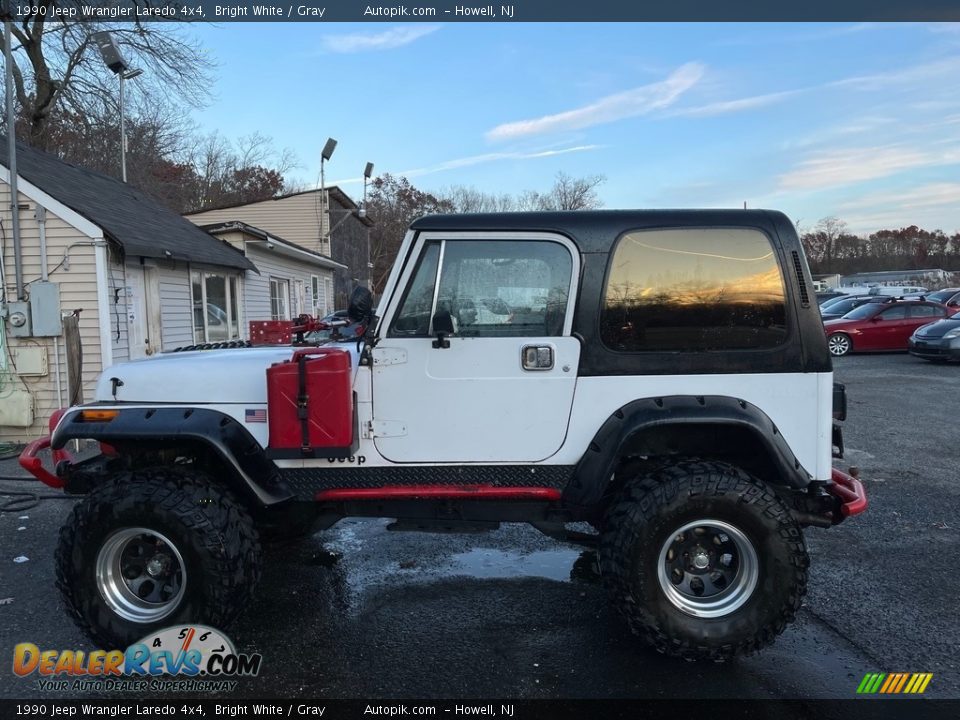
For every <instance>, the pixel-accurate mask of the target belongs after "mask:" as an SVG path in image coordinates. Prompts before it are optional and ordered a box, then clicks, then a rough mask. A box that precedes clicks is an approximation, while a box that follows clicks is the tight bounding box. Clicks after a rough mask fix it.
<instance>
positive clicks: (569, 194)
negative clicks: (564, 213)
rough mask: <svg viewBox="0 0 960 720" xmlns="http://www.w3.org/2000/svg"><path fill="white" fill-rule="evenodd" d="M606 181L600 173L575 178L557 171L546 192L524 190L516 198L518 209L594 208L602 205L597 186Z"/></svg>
mask: <svg viewBox="0 0 960 720" xmlns="http://www.w3.org/2000/svg"><path fill="white" fill-rule="evenodd" d="M605 181H606V178H604V177H603V176H602V175H591V176H588V177H582V178H575V177H571V176H570V175H567V174H566V173H564V172H559V173H557V177H556V179H555V180H554V182H553V187H551V188H550V190H548V191H547V192H545V193H543V192H539V191H537V190H525V191H524V192H523V193H521V194H520V197H519V198H518V199H517V209H518V210H595V209H597V208H600V207H603V201H602V200H600V197H599V196H598V195H597V188H598V187H599V186H600V185H602V184H603V183H604V182H605Z"/></svg>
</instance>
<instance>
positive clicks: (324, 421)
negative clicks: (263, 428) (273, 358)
mask: <svg viewBox="0 0 960 720" xmlns="http://www.w3.org/2000/svg"><path fill="white" fill-rule="evenodd" d="M351 378H352V367H351V362H350V353H349V352H347V351H346V350H341V349H338V348H325V347H319V348H304V349H301V350H296V351H294V353H293V355H292V356H291V358H290V359H289V360H285V361H284V362H281V363H274V364H273V365H271V366H270V367H269V368H267V419H268V421H269V426H270V431H269V433H270V444H269V446H268V448H267V454H268V455H269V456H270V457H273V458H303V457H332V458H333V457H336V458H339V457H348V456H350V455H353V454H354V453H355V452H356V450H357V447H358V446H359V432H358V428H357V415H356V402H355V400H354V394H353V387H352V382H351Z"/></svg>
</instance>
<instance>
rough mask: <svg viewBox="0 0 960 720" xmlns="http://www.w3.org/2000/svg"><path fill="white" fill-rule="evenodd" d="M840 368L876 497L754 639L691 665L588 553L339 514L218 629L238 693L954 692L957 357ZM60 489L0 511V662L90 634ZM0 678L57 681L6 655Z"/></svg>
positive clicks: (816, 544) (504, 532) (515, 530)
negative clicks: (68, 554) (70, 596)
mask: <svg viewBox="0 0 960 720" xmlns="http://www.w3.org/2000/svg"><path fill="white" fill-rule="evenodd" d="M835 371H836V379H837V380H838V381H840V382H844V383H846V385H847V393H848V397H849V418H850V419H849V420H848V421H847V422H846V423H845V425H844V435H845V440H846V443H847V455H848V456H847V459H846V460H844V461H842V462H843V466H844V467H845V466H846V465H856V466H858V467H859V468H860V469H861V475H862V477H863V479H864V481H865V485H866V487H867V491H868V493H869V496H870V502H871V507H870V510H869V511H868V512H867V513H866V514H864V515H861V516H859V517H857V518H854V519H853V520H851V521H849V522H848V523H845V524H844V525H842V526H841V527H840V528H838V529H835V530H833V531H830V532H826V531H822V530H818V529H815V528H810V529H808V530H807V531H806V537H807V540H808V544H809V548H810V554H811V562H812V567H811V574H810V586H809V594H808V596H807V600H806V603H805V605H804V607H803V609H802V610H801V612H800V614H799V617H798V621H797V622H796V623H795V624H794V625H792V626H791V627H790V628H788V629H787V631H786V633H785V634H784V635H783V636H782V637H781V638H780V639H779V640H778V642H777V643H776V644H775V645H774V646H773V647H772V648H770V649H769V650H767V651H766V652H764V653H762V654H761V655H759V656H756V657H752V658H748V659H745V660H742V661H739V662H736V663H733V664H730V665H725V666H720V665H705V664H696V665H692V664H687V663H682V662H677V661H670V660H666V659H663V658H662V657H660V656H658V655H656V654H654V653H652V652H649V651H647V650H645V649H643V648H642V647H640V646H639V645H638V644H637V643H636V642H635V641H634V640H633V639H632V638H630V637H627V636H626V635H625V633H624V629H623V626H622V625H621V624H620V622H619V621H618V619H617V618H616V617H614V616H613V615H612V614H611V613H610V611H609V609H608V605H607V603H606V602H605V599H604V598H603V591H602V588H601V587H600V585H599V583H598V579H597V577H596V573H595V569H594V566H593V555H592V553H590V552H583V551H582V550H581V549H577V548H573V547H569V546H564V545H559V544H557V543H554V542H553V541H551V540H548V539H546V538H544V537H542V536H540V535H539V534H538V533H536V532H535V531H533V530H532V529H528V528H526V527H522V526H504V527H503V528H502V529H500V530H498V531H496V532H493V533H490V534H486V535H475V536H459V535H450V536H447V535H427V534H414V533H398V534H394V533H390V532H388V531H387V529H386V526H387V525H388V524H389V523H388V522H387V521H380V520H374V521H344V522H342V523H340V524H339V525H337V526H335V527H334V528H333V529H331V530H328V531H326V532H323V533H319V534H318V535H316V536H314V537H313V538H312V539H310V540H309V541H308V542H305V543H301V544H299V545H292V546H287V547H285V548H275V549H273V550H271V551H270V553H269V556H268V562H267V563H266V568H267V569H266V572H265V576H264V579H263V582H262V584H261V585H260V590H259V593H258V596H257V600H256V601H255V602H254V603H253V605H252V606H251V607H250V609H249V611H248V612H247V613H245V615H244V616H243V617H242V619H241V621H240V622H239V623H238V624H237V625H236V626H235V627H233V628H231V629H230V630H229V631H228V635H230V636H231V637H232V638H233V639H234V641H235V643H236V644H237V646H238V649H239V650H242V651H246V652H259V653H261V654H262V655H263V669H262V671H261V673H260V675H259V676H258V677H257V678H252V679H244V680H240V682H239V684H238V687H237V691H236V696H237V697H258V696H259V697H263V696H272V697H278V696H279V697H292V696H300V697H328V698H340V697H343V698H359V699H367V698H384V697H434V698H467V697H517V698H520V697H523V698H551V697H660V698H663V697H758V698H768V697H790V698H803V697H852V696H853V695H854V692H855V690H856V687H857V685H858V684H859V682H860V680H861V678H862V677H863V676H864V674H865V673H867V672H878V671H879V672H932V673H933V674H934V677H933V680H932V682H931V683H930V686H929V688H928V690H927V693H926V694H927V695H929V696H934V697H954V698H957V697H960V659H958V657H957V653H956V650H957V648H958V647H960V629H958V626H957V623H956V621H955V611H956V608H958V607H960V585H958V584H957V582H956V575H955V572H954V567H955V566H956V557H955V555H956V547H957V546H958V541H960V469H958V468H960V438H958V436H957V433H956V427H957V415H956V408H957V401H956V398H957V397H958V396H960V366H957V365H948V366H942V365H932V364H929V363H926V362H924V361H922V360H919V359H917V358H913V357H910V356H907V355H905V354H896V355H862V356H853V357H843V358H839V359H837V360H836V361H835ZM14 468H15V464H14V463H12V462H9V461H8V462H4V463H2V464H0V474H6V475H9V474H12V473H13V472H15V470H14ZM0 487H3V488H5V489H14V490H23V484H22V483H15V484H11V483H8V482H2V483H0ZM69 506H70V503H69V502H67V501H59V500H50V501H44V502H42V503H41V504H40V505H38V506H37V507H35V508H32V509H30V510H26V511H22V512H13V513H3V514H2V515H0V600H3V599H6V598H12V600H10V601H9V602H7V603H5V604H0V667H4V668H10V665H9V662H10V658H11V657H12V651H13V646H14V645H15V644H16V643H18V642H33V643H35V644H37V645H38V646H40V647H41V648H42V649H68V648H84V649H88V648H89V646H88V644H87V641H86V640H85V638H83V637H82V636H81V635H80V634H79V632H78V631H77V630H75V628H74V626H73V624H72V623H71V622H70V621H69V620H68V619H67V618H66V616H65V615H64V613H63V611H62V609H61V608H60V607H59V603H58V598H57V596H56V592H55V588H54V586H53V569H52V560H51V558H52V554H53V548H54V545H55V541H56V532H57V529H58V528H59V526H60V524H61V522H62V520H63V518H64V516H65V515H66V513H67V512H68V511H69ZM21 528H23V529H21ZM19 557H26V558H28V559H27V560H26V561H22V562H15V561H14V559H15V558H19ZM4 655H6V657H7V660H3V657H4ZM0 696H2V697H18V698H25V697H49V695H46V696H44V695H42V694H41V693H40V692H39V691H38V690H37V686H36V682H35V679H20V678H17V677H15V676H14V675H13V674H12V673H11V672H10V671H9V669H4V670H2V671H0ZM60 697H66V696H65V695H61V696H60Z"/></svg>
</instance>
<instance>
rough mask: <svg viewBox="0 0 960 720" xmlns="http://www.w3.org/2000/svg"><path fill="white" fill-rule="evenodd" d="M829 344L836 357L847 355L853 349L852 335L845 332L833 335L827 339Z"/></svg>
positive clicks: (831, 352)
mask: <svg viewBox="0 0 960 720" xmlns="http://www.w3.org/2000/svg"><path fill="white" fill-rule="evenodd" d="M827 346H828V347H829V348H830V354H831V355H833V356H834V357H840V356H841V355H846V354H847V353H849V352H850V351H851V350H853V343H852V342H851V340H850V336H849V335H846V334H844V333H836V334H834V335H831V336H830V338H829V339H828V340H827Z"/></svg>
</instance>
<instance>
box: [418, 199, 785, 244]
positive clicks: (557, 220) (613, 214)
mask: <svg viewBox="0 0 960 720" xmlns="http://www.w3.org/2000/svg"><path fill="white" fill-rule="evenodd" d="M784 226H786V228H788V229H789V230H790V231H793V224H792V223H791V222H790V220H789V218H787V216H786V215H784V214H783V213H782V212H779V211H777V210H711V209H704V210H576V211H562V212H553V211H550V212H505V213H464V214H459V215H458V214H450V215H427V216H425V217H422V218H419V219H417V220H415V221H414V222H413V223H412V225H411V226H410V227H411V229H413V230H416V231H439V232H452V231H463V232H469V231H481V230H496V231H510V230H518V231H519V230H523V231H538V230H539V231H543V232H557V233H561V234H563V235H566V236H568V237H570V238H571V239H573V240H574V241H575V242H576V243H577V245H578V246H579V247H580V249H581V251H583V252H608V251H609V250H610V247H611V244H612V242H613V239H614V238H615V237H617V236H618V235H620V234H621V233H623V232H624V231H625V230H633V229H636V230H639V229H644V228H657V227H759V228H763V229H765V230H767V231H769V232H771V233H773V234H775V235H776V234H779V235H780V237H781V238H783V237H784Z"/></svg>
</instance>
